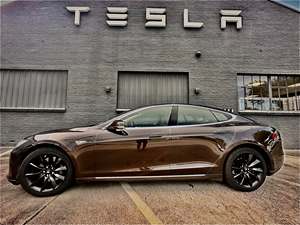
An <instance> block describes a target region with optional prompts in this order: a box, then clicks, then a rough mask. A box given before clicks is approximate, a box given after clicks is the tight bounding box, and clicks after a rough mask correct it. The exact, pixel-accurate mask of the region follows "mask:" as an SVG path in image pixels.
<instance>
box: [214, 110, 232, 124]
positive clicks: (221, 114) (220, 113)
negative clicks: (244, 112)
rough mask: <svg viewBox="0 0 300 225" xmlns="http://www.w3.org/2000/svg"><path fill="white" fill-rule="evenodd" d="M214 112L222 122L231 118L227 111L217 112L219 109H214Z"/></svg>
mask: <svg viewBox="0 0 300 225" xmlns="http://www.w3.org/2000/svg"><path fill="white" fill-rule="evenodd" d="M212 113H213V114H214V115H215V117H216V118H217V120H218V121H220V122H222V121H226V120H229V119H231V116H230V115H228V114H226V113H222V112H217V111H212Z"/></svg>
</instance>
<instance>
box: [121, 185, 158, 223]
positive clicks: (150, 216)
mask: <svg viewBox="0 0 300 225" xmlns="http://www.w3.org/2000/svg"><path fill="white" fill-rule="evenodd" d="M121 186H122V187H123V189H124V190H125V191H126V193H127V194H128V195H129V197H130V198H131V200H132V201H133V202H134V204H135V205H136V207H137V208H138V209H139V210H140V211H141V213H142V214H143V215H144V217H145V218H146V219H147V220H148V222H149V223H150V224H163V223H162V221H161V220H160V219H159V218H158V217H157V216H156V215H155V214H154V212H153V211H152V210H151V209H150V207H149V206H148V205H147V204H146V203H145V202H144V201H143V200H142V199H141V197H140V196H139V195H138V194H137V193H136V192H135V191H134V190H133V188H132V187H131V186H130V185H129V184H128V183H124V182H122V183H121Z"/></svg>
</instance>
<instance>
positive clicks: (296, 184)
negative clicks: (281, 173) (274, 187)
mask: <svg viewBox="0 0 300 225" xmlns="http://www.w3.org/2000/svg"><path fill="white" fill-rule="evenodd" d="M271 179H273V180H278V181H282V182H285V183H288V184H291V185H293V186H297V187H300V184H299V183H295V182H292V181H288V180H285V179H282V178H278V177H271Z"/></svg>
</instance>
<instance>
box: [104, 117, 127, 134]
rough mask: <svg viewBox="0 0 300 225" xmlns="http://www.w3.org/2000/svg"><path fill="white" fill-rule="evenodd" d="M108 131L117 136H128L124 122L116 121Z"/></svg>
mask: <svg viewBox="0 0 300 225" xmlns="http://www.w3.org/2000/svg"><path fill="white" fill-rule="evenodd" d="M107 130H109V131H110V132H113V133H116V134H121V135H127V132H126V131H125V124H124V121H123V120H115V121H114V122H112V124H111V125H109V126H108V127H107Z"/></svg>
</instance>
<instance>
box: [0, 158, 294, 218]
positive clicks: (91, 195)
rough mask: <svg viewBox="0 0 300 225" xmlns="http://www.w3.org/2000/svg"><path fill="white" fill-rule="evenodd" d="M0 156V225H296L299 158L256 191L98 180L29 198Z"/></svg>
mask: <svg viewBox="0 0 300 225" xmlns="http://www.w3.org/2000/svg"><path fill="white" fill-rule="evenodd" d="M8 158H9V155H8V154H5V153H4V154H3V152H2V153H1V154H0V160H1V161H0V165H1V170H0V173H1V174H0V176H1V177H0V182H1V183H0V191H1V192H0V194H1V200H0V201H1V208H0V214H1V218H0V224H159V223H161V224H196V223H197V224H300V205H299V204H300V177H299V174H300V157H299V156H295V155H293V156H292V155H287V156H286V159H285V165H284V167H283V168H282V169H281V170H280V172H279V173H278V174H276V175H275V176H272V177H268V178H267V180H266V183H265V184H264V185H263V186H262V187H261V188H260V189H259V190H257V191H255V192H251V193H243V192H237V191H234V190H232V189H230V188H228V187H227V186H225V185H223V184H222V183H219V182H212V181H192V182H186V181H184V182H148V183H146V182H138V183H129V184H128V183H111V182H102V183H101V182H99V183H88V184H77V185H74V186H73V187H71V188H70V189H68V190H67V191H66V192H64V193H62V194H61V195H58V196H54V197H47V198H37V197H33V196H31V195H29V194H27V193H26V192H24V191H23V189H22V188H21V187H20V186H14V185H11V184H10V183H8V181H7V180H6V174H7V170H8Z"/></svg>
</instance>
